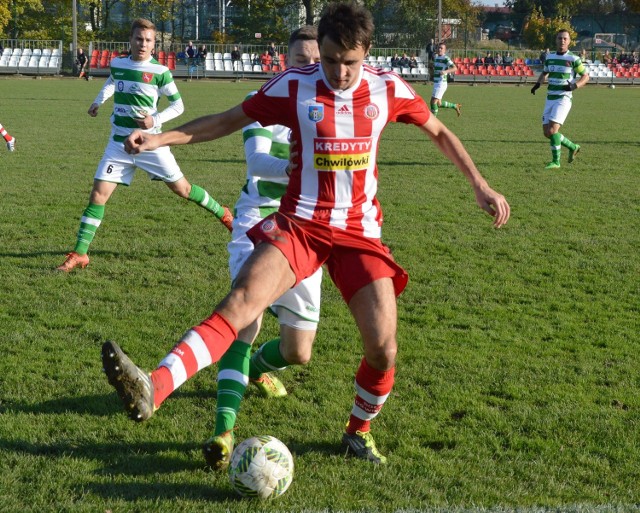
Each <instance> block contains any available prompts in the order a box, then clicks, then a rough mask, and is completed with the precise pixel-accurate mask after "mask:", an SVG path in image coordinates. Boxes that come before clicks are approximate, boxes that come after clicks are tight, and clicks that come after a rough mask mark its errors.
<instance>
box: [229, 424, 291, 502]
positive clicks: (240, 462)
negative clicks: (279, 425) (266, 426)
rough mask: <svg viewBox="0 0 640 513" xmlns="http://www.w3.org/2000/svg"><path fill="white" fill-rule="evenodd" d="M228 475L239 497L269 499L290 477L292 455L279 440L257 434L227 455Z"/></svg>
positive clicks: (285, 489) (284, 485)
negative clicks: (229, 455)
mask: <svg viewBox="0 0 640 513" xmlns="http://www.w3.org/2000/svg"><path fill="white" fill-rule="evenodd" d="M229 479H230V480H231V485H232V486H233V488H234V490H235V491H236V492H238V493H239V494H240V495H242V496H243V497H258V498H260V499H271V498H274V497H278V496H279V495H282V494H283V493H284V492H286V491H287V488H289V485H291V481H292V480H293V456H291V453H290V452H289V449H287V446H286V445H284V444H283V443H282V442H281V441H280V440H278V439H277V438H275V437H273V436H269V435H261V436H254V437H253V438H248V439H246V440H244V441H243V442H241V443H240V444H238V446H237V447H236V448H235V450H234V451H233V454H232V455H231V463H230V465H229Z"/></svg>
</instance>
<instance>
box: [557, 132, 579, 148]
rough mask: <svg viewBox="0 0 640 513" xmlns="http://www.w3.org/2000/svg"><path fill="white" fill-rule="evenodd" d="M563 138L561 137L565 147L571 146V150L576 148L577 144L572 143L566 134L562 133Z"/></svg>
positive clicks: (561, 142)
mask: <svg viewBox="0 0 640 513" xmlns="http://www.w3.org/2000/svg"><path fill="white" fill-rule="evenodd" d="M560 137H562V139H560V144H561V145H562V146H564V147H565V148H569V149H570V150H575V149H576V144H575V143H572V142H571V141H570V140H569V139H567V138H566V137H565V136H564V135H561V136H560Z"/></svg>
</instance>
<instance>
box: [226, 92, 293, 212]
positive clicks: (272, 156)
mask: <svg viewBox="0 0 640 513" xmlns="http://www.w3.org/2000/svg"><path fill="white" fill-rule="evenodd" d="M253 94H255V92H254V93H251V94H250V95H249V97H250V96H253ZM290 133H291V130H289V128H287V127H286V126H281V125H272V126H266V127H264V126H262V125H261V124H260V123H257V122H256V123H252V124H250V125H247V126H246V127H244V128H243V130H242V138H243V140H244V152H245V157H246V160H247V182H246V184H245V186H244V187H243V188H242V192H241V193H240V198H239V199H238V201H237V202H236V204H235V211H236V214H237V215H239V213H240V212H248V213H250V215H252V216H258V217H261V218H264V217H266V216H268V215H269V214H271V213H272V212H275V211H276V210H278V207H279V206H280V198H282V196H283V195H284V193H285V191H286V189H287V184H288V183H289V176H288V175H287V173H286V169H287V166H288V164H289V161H288V159H289V144H290V143H289V134H290Z"/></svg>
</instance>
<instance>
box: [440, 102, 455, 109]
mask: <svg viewBox="0 0 640 513" xmlns="http://www.w3.org/2000/svg"><path fill="white" fill-rule="evenodd" d="M440 107H443V108H445V109H455V108H456V104H455V103H451V102H442V104H441V105H440Z"/></svg>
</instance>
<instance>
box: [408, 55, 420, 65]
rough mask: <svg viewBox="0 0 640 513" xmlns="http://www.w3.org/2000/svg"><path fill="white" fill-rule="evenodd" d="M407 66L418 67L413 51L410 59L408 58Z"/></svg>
mask: <svg viewBox="0 0 640 513" xmlns="http://www.w3.org/2000/svg"><path fill="white" fill-rule="evenodd" d="M409 67H410V68H417V67H418V58H417V57H416V54H415V53H414V54H413V55H412V56H411V59H409Z"/></svg>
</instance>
